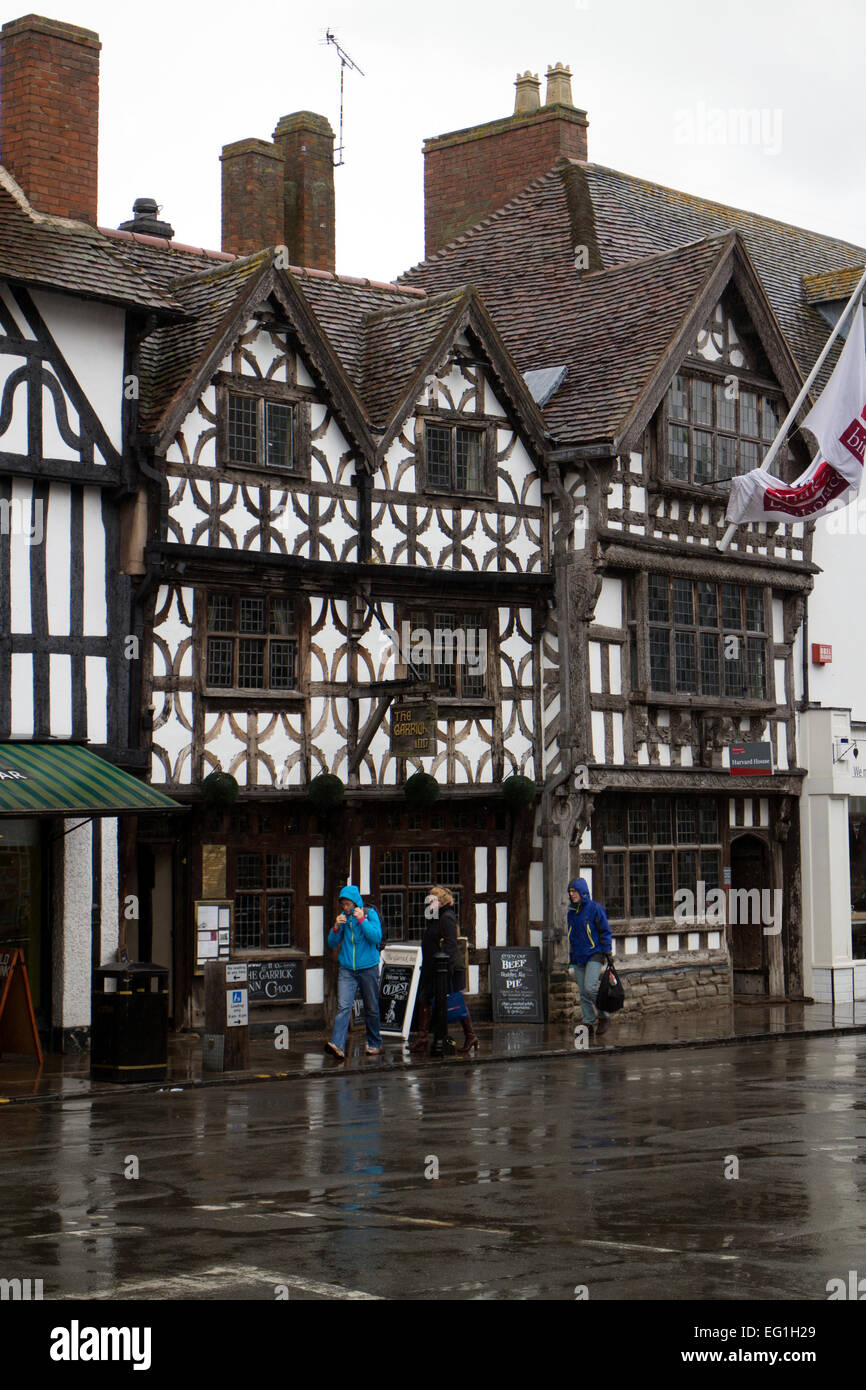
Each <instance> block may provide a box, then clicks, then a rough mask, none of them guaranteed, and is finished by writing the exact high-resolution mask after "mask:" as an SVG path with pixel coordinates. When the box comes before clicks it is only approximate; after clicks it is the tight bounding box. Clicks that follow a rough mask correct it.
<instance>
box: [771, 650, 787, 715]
mask: <svg viewBox="0 0 866 1390" xmlns="http://www.w3.org/2000/svg"><path fill="white" fill-rule="evenodd" d="M773 671H774V674H775V681H776V704H777V705H784V703H785V662H784V659H783V658H780V659H779V660H778V661H774V662H773Z"/></svg>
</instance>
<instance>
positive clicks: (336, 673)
mask: <svg viewBox="0 0 866 1390" xmlns="http://www.w3.org/2000/svg"><path fill="white" fill-rule="evenodd" d="M310 608H311V618H312V631H311V649H312V650H311V656H312V679H313V680H314V681H335V682H338V683H342V684H345V683H346V682H347V681H348V678H349V672H348V656H347V650H346V648H347V641H346V625H347V622H348V604H347V603H346V602H345V601H344V600H342V599H335V600H330V599H315V598H314V599H312V600H311V603H310Z"/></svg>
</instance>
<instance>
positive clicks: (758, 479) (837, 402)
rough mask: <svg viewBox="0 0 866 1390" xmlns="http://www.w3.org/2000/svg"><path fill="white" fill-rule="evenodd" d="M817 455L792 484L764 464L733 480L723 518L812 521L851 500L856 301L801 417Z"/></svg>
mask: <svg viewBox="0 0 866 1390" xmlns="http://www.w3.org/2000/svg"><path fill="white" fill-rule="evenodd" d="M803 427H804V428H805V429H808V430H809V431H810V432H811V433H812V434H814V436H815V438H816V439H817V441H818V449H819V451H818V453H817V454H816V456H815V458H814V459H813V460H812V462H811V463H810V465H809V467H808V468H807V469H806V472H805V473H803V474H802V476H801V477H799V478H798V479H797V481H796V482H794V483H784V482H782V479H781V478H774V477H773V475H772V474H771V473H768V472H767V471H766V470H765V469H763V468H755V469H753V470H752V472H751V473H744V474H742V475H741V476H740V477H738V478H734V479H733V481H732V483H731V495H730V498H729V500H728V510H727V520H728V521H729V522H732V523H733V524H735V525H739V524H740V523H741V522H744V521H787V522H789V523H790V522H793V521H811V520H812V519H813V517H816V516H823V515H824V514H825V513H826V512H835V511H836V510H837V509H838V508H839V507H845V506H847V505H848V503H849V502H852V501H853V500H854V498H855V497H856V496H857V493H858V492H859V491H860V480H861V478H862V476H863V452H864V448H866V342H864V331H863V305H862V303H861V305H860V307H859V309H858V310H857V313H856V314H855V315H854V319H853V321H852V324H851V331H850V333H849V334H848V341H847V343H846V344H845V346H844V348H843V349H842V352H841V355H840V357H839V361H838V362H837V363H836V369H835V371H834V372H833V375H832V376H831V377H830V380H829V381H828V382H827V385H826V387H825V389H824V391H823V392H822V393H821V396H820V397H819V399H818V400H817V401H816V402H815V404H814V405H813V407H812V409H811V410H810V411H809V414H808V415H807V416H806V418H805V420H804V421H803Z"/></svg>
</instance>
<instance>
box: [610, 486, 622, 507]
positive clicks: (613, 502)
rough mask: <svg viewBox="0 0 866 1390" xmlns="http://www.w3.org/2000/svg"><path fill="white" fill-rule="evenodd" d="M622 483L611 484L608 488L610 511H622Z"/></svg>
mask: <svg viewBox="0 0 866 1390" xmlns="http://www.w3.org/2000/svg"><path fill="white" fill-rule="evenodd" d="M622 499H623V492H622V483H611V484H610V487H609V488H608V494H607V505H608V510H609V511H621V510H622Z"/></svg>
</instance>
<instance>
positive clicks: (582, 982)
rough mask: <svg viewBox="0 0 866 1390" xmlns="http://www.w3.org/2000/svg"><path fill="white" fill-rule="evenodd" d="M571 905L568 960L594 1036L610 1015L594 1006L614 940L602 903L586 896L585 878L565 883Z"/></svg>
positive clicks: (600, 1032) (606, 1023)
mask: <svg viewBox="0 0 866 1390" xmlns="http://www.w3.org/2000/svg"><path fill="white" fill-rule="evenodd" d="M568 896H569V897H570V899H571V904H572V905H571V907H570V908H569V909H568V942H569V960H570V962H571V964H572V965H573V966H574V974H575V978H576V980H577V983H578V986H579V988H580V1007H581V1012H582V1013H583V1021H584V1023H585V1024H586V1026H587V1027H588V1028H594V1029H595V1033H596V1037H600V1036H601V1034H602V1033H606V1032H607V1030H608V1028H609V1026H610V1014H607V1013H604V1011H603V1010H601V1009H599V1008H598V1007H597V1006H596V1002H595V1000H596V995H597V994H598V982H599V980H600V979H601V975H602V971H603V970H604V961H605V956H607V955H609V954H610V951H611V947H612V945H613V941H612V939H611V934H610V926H609V925H608V920H607V913H606V912H605V910H604V908H603V907H602V905H601V903H596V902H593V900H592V898H591V897H590V896H589V884H588V883H587V881H586V879H585V878H575V879H572V881H571V883H570V884H569V885H568Z"/></svg>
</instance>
